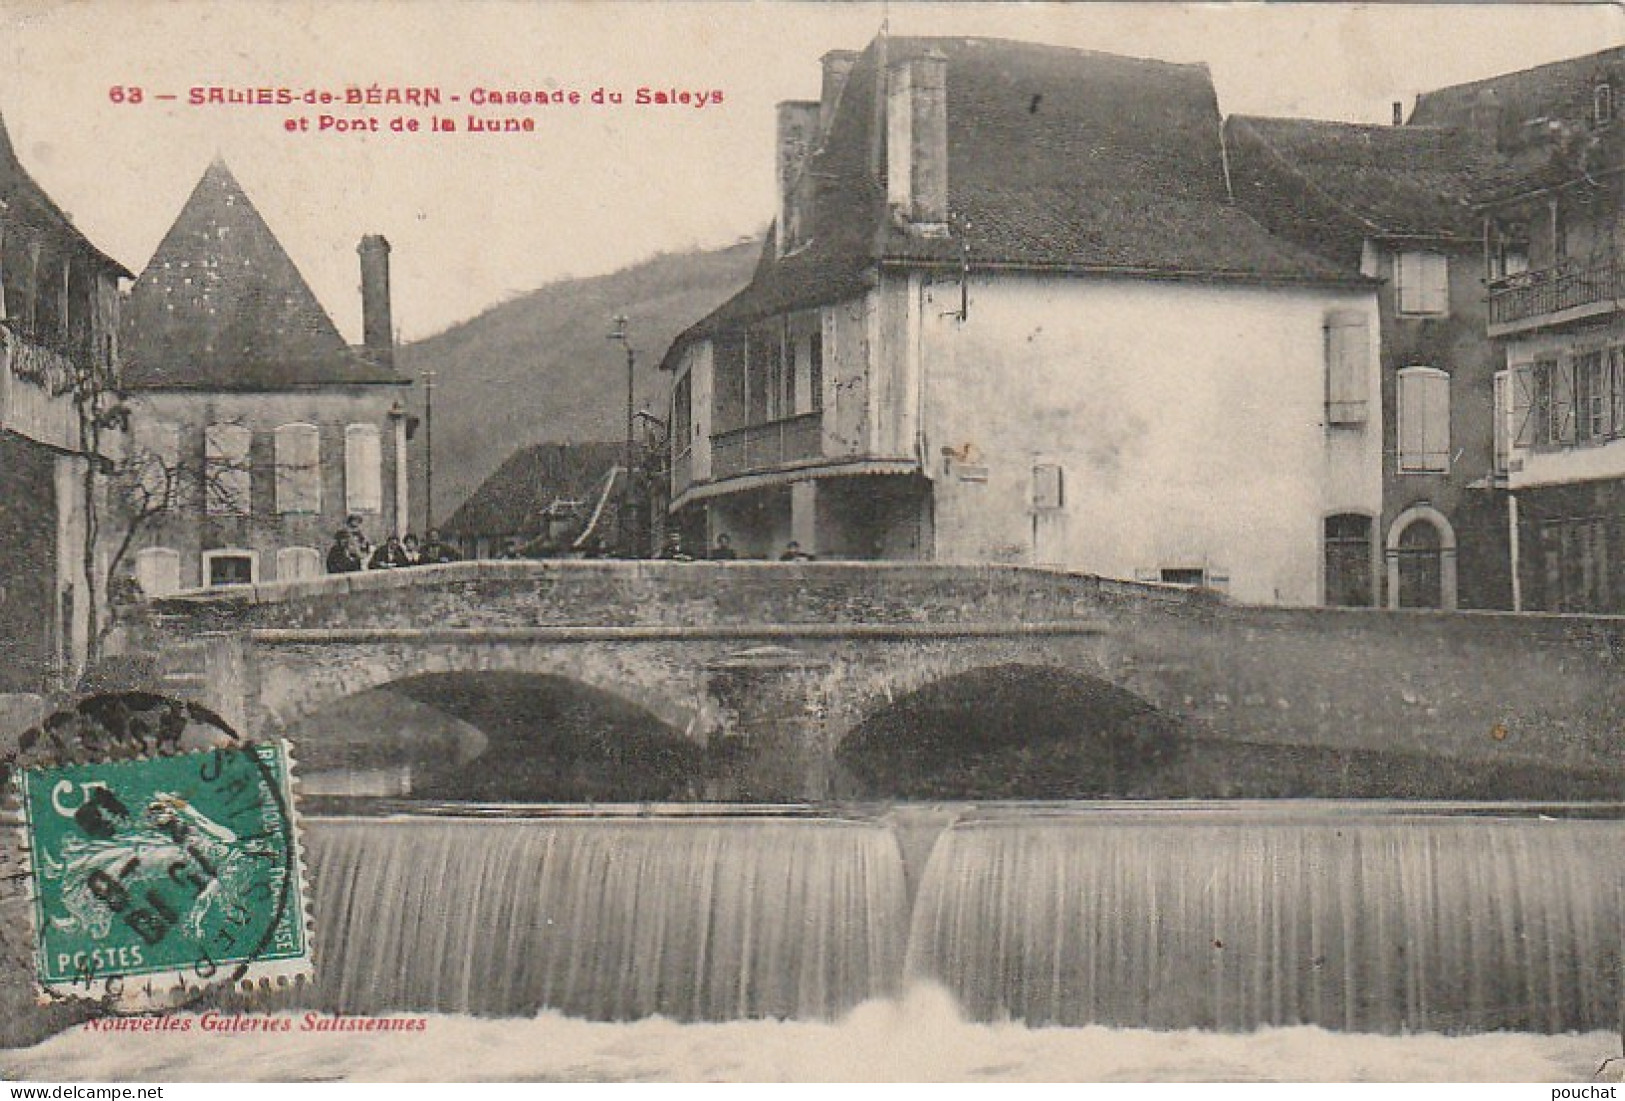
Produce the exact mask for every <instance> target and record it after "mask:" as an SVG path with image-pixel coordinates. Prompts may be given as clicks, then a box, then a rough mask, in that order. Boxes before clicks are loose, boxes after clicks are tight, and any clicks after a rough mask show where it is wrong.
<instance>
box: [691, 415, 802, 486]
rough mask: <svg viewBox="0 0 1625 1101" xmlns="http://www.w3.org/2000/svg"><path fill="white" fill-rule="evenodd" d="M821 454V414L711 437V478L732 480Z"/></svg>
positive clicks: (771, 422)
mask: <svg viewBox="0 0 1625 1101" xmlns="http://www.w3.org/2000/svg"><path fill="white" fill-rule="evenodd" d="M823 453H824V414H822V413H803V414H802V415H800V416H798V417H788V418H786V419H784V420H781V421H769V422H768V423H766V424H753V425H751V426H750V427H748V428H740V429H736V430H735V431H732V432H722V433H719V434H717V435H715V436H712V437H711V475H712V477H714V478H733V477H736V476H738V475H740V474H753V473H756V472H758V471H763V470H773V469H775V468H777V467H781V466H784V465H785V464H786V463H793V462H795V461H797V460H799V459H816V458H817V457H818V456H819V455H822V454H823Z"/></svg>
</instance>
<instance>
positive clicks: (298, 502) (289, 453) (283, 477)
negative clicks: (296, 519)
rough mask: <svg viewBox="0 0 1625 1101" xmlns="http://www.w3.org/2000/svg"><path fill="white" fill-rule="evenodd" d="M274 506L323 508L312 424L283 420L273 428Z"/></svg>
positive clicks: (308, 509) (304, 509)
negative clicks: (286, 422) (274, 445)
mask: <svg viewBox="0 0 1625 1101" xmlns="http://www.w3.org/2000/svg"><path fill="white" fill-rule="evenodd" d="M276 508H277V511H278V512H305V513H319V512H321V511H322V445H321V434H320V432H319V431H318V430H317V428H316V426H315V425H314V424H284V425H282V426H281V427H280V428H278V429H277V430H276ZM279 574H280V571H279Z"/></svg>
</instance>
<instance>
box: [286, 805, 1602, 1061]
mask: <svg viewBox="0 0 1625 1101" xmlns="http://www.w3.org/2000/svg"><path fill="white" fill-rule="evenodd" d="M955 815H957V817H958V820H957V821H954V822H953V823H952V824H951V825H947V827H946V828H945V829H942V831H941V832H940V834H938V835H937V836H936V838H935V842H934V844H932V842H931V839H930V836H929V833H928V832H927V831H925V830H924V829H923V827H922V828H918V829H916V828H914V826H911V825H910V824H909V823H908V822H896V823H894V822H888V821H885V820H869V821H857V820H843V819H836V818H807V817H772V816H768V815H754V816H748V815H747V816H739V817H725V816H717V815H711V816H690V815H675V816H650V817H627V816H620V817H601V818H600V817H585V816H582V817H573V818H517V817H492V818H482V819H472V818H456V817H431V816H425V817H406V816H403V817H396V818H376V819H361V818H357V819H318V820H315V821H313V822H311V823H310V826H309V828H308V831H307V832H308V838H307V850H308V855H309V859H310V864H311V874H312V878H313V880H314V883H315V892H316V893H315V898H314V906H315V912H316V919H317V939H316V970H317V976H318V983H317V987H316V989H315V990H314V991H313V992H310V993H308V994H307V995H305V997H306V999H307V1000H308V999H309V998H314V999H315V1002H316V1004H318V1005H320V1006H321V1007H323V1008H327V1009H334V1010H342V1011H344V1012H350V1013H362V1012H384V1011H389V1010H406V1009H413V1010H434V1011H443V1012H463V1013H476V1014H486V1015H515V1014H530V1013H534V1012H535V1011H537V1010H539V1009H544V1008H549V1009H557V1010H560V1011H562V1012H564V1013H567V1014H571V1015H575V1016H582V1017H589V1018H594V1019H601V1020H632V1019H637V1018H641V1017H646V1016H650V1015H654V1014H662V1015H666V1016H670V1017H674V1018H677V1019H681V1020H730V1019H736V1018H761V1017H779V1018H800V1019H819V1020H828V1019H832V1018H835V1017H838V1016H840V1015H841V1014H842V1013H844V1012H846V1011H847V1010H849V1009H851V1008H853V1007H854V1006H856V1005H858V1004H859V1003H861V1002H863V1001H865V1000H868V999H872V998H877V997H890V996H893V995H895V994H897V993H898V992H899V991H900V990H901V989H902V988H903V986H904V984H905V981H907V982H914V981H919V980H924V981H931V982H935V983H939V984H941V985H942V986H944V987H946V988H947V990H948V991H949V992H951V993H952V994H953V996H954V997H955V998H956V999H957V1000H958V1002H959V1004H960V1005H961V1006H962V1008H963V1011H964V1012H965V1014H966V1015H967V1016H969V1017H971V1018H973V1019H975V1020H984V1021H998V1020H1005V1019H1014V1020H1019V1021H1023V1022H1026V1023H1028V1024H1031V1025H1084V1024H1105V1025H1119V1026H1134V1027H1149V1028H1160V1029H1175V1028H1203V1029H1217V1030H1226V1031H1243V1030H1250V1029H1254V1028H1257V1027H1260V1026H1264V1025H1294V1024H1315V1025H1321V1026H1323V1027H1326V1028H1331V1029H1338V1030H1348V1031H1364V1032H1401V1031H1444V1032H1458V1031H1472V1032H1479V1031H1490V1030H1500V1029H1512V1030H1522V1031H1530V1032H1547V1033H1550V1032H1562V1031H1569V1030H1579V1029H1597V1028H1610V1029H1611V1028H1614V1027H1617V1025H1618V1022H1619V1019H1620V1004H1619V997H1620V983H1619V981H1618V978H1619V971H1620V966H1621V951H1620V938H1621V919H1620V914H1619V913H1618V904H1619V901H1620V898H1621V897H1622V896H1621V884H1622V878H1621V872H1622V871H1625V846H1622V845H1621V844H1620V841H1621V824H1620V823H1619V822H1617V821H1606V820H1588V819H1562V820H1550V819H1544V818H1538V817H1534V816H1527V817H1511V816H1507V815H1505V814H1494V815H1465V814H1455V815H1446V814H1432V813H1420V812H1418V811H1417V810H1415V809H1405V808H1399V809H1396V808H1394V807H1368V806H1351V805H1349V804H1283V805H1280V806H1262V805H1259V804H1243V805H1237V806H1230V807H1216V806H1205V807H1196V808H1191V807H1188V806H1187V807H1183V808H1181V807H1177V806H1169V805H1164V806H1160V807H1125V806H1122V805H1117V806H1111V807H1101V806H1091V807H1082V806H1075V807H1066V808H1055V807H1047V808H1045V807H1030V808H1021V809H1015V808H1011V809H1000V810H992V811H977V810H975V809H972V808H959V809H958V810H956V812H955ZM942 817H943V820H944V821H946V819H948V818H950V817H953V816H949V815H944V816H942ZM915 825H918V823H916V824H915ZM910 829H913V833H910V832H909V830H910ZM916 833H917V834H919V835H920V836H918V837H916V836H914V834H916ZM905 834H906V835H907V839H908V840H909V844H908V846H906V847H907V848H908V849H909V851H910V852H919V853H921V856H922V859H923V854H924V852H925V851H926V850H927V849H929V853H930V855H929V858H928V859H924V870H923V875H922V874H921V873H920V872H919V870H918V868H917V867H915V868H914V870H913V872H912V875H913V876H914V877H917V878H918V884H917V888H916V889H915V890H914V891H913V892H912V893H913V895H914V898H913V903H912V923H911V921H910V900H909V896H910V893H911V892H910V890H909V889H908V887H907V885H906V882H905V867H904V852H903V848H902V847H900V845H899V836H901V835H905Z"/></svg>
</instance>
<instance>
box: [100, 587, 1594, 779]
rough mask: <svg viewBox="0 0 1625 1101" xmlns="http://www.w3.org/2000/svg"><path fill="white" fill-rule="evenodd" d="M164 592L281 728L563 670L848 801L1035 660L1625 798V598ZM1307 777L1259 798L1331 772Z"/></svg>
mask: <svg viewBox="0 0 1625 1101" xmlns="http://www.w3.org/2000/svg"><path fill="white" fill-rule="evenodd" d="M150 611H151V613H152V614H151V615H150V616H148V617H147V625H146V627H145V628H144V630H145V632H146V635H145V637H143V636H142V634H141V633H140V632H139V631H138V632H136V633H133V634H132V636H131V642H132V645H135V646H140V647H150V648H151V649H152V651H153V652H155V653H157V654H158V655H160V659H161V673H162V678H163V681H164V687H166V688H167V690H169V691H171V692H173V693H176V694H180V695H184V696H187V697H189V698H194V699H200V700H202V701H203V702H206V703H208V704H209V705H211V706H213V707H214V708H215V709H216V710H218V711H219V712H220V713H221V714H222V715H224V716H225V717H226V718H227V719H228V720H230V721H231V722H232V723H233V724H234V725H236V726H237V727H238V728H239V729H243V730H246V731H249V732H251V733H253V734H256V735H276V734H281V733H285V732H287V731H289V730H290V729H292V728H294V727H296V726H297V725H298V724H299V723H300V722H301V720H303V719H305V718H307V717H308V716H310V715H312V714H314V713H316V712H318V711H320V710H321V709H322V708H324V707H327V706H329V705H332V704H334V703H335V702H336V701H340V700H342V699H344V698H346V697H350V696H353V695H355V694H356V693H359V692H363V691H365V690H368V689H372V688H377V687H382V686H387V685H391V684H395V683H398V682H402V681H406V680H409V679H410V678H414V677H421V676H424V675H426V674H455V675H471V676H478V675H481V674H491V673H510V674H530V675H536V676H539V677H549V678H562V679H564V680H567V681H573V682H575V683H577V684H580V685H584V686H587V687H589V688H592V689H597V690H599V691H601V692H604V693H608V694H610V695H612V696H615V697H619V698H620V699H622V700H624V701H626V702H627V703H629V704H632V705H635V706H636V707H637V708H639V709H641V710H643V711H645V712H647V713H648V714H649V715H652V716H653V717H655V718H656V719H658V720H659V721H660V722H661V723H663V724H665V726H667V727H669V728H671V729H672V730H674V731H677V732H680V733H681V735H682V736H684V737H686V738H688V739H691V740H692V741H694V742H696V743H699V744H700V745H704V746H707V747H715V746H717V745H732V746H734V747H735V748H739V747H744V748H745V749H746V750H747V751H748V752H747V754H746V756H747V757H748V758H749V760H750V762H751V763H750V764H749V765H748V767H747V768H746V769H745V773H746V778H745V779H744V781H743V782H741V783H740V784H739V785H737V786H736V789H735V790H736V792H737V793H739V794H742V795H744V796H748V797H751V798H777V799H809V798H821V797H824V796H825V795H827V794H828V793H829V791H830V776H831V770H832V767H833V762H834V761H835V759H836V750H837V748H838V747H839V746H840V745H841V743H842V741H843V740H844V739H846V738H847V737H848V736H849V735H850V734H851V733H852V732H853V731H854V730H856V729H858V728H859V727H861V726H862V725H863V724H864V723H865V722H866V721H868V720H869V719H871V718H872V717H873V716H875V715H876V714H877V713H879V712H881V711H883V710H884V709H886V708H888V707H891V706H894V705H896V704H897V703H898V702H899V701H906V700H907V699H909V698H910V697H911V696H913V695H914V694H916V693H919V692H921V691H922V690H926V689H929V688H931V687H932V686H936V685H943V684H952V683H953V682H954V681H955V680H956V679H957V678H964V677H966V676H968V675H973V674H975V673H977V671H980V670H991V669H1000V668H1006V667H1011V666H1019V667H1023V668H1026V669H1032V668H1038V669H1044V670H1050V671H1052V672H1053V673H1054V674H1055V675H1056V676H1061V677H1065V678H1068V679H1069V680H1071V681H1074V682H1077V683H1081V684H1088V685H1094V686H1097V687H1098V686H1100V685H1102V684H1104V685H1110V686H1111V687H1112V688H1113V689H1116V690H1120V691H1121V692H1124V693H1129V694H1132V696H1133V697H1136V698H1137V699H1138V700H1139V701H1143V703H1144V705H1146V706H1147V708H1148V709H1154V712H1155V713H1157V714H1158V715H1159V716H1160V717H1161V718H1162V719H1163V720H1166V721H1167V722H1169V723H1171V724H1173V725H1175V726H1176V727H1177V728H1178V729H1180V730H1181V731H1183V732H1184V734H1185V735H1186V736H1188V737H1189V738H1191V739H1194V740H1195V741H1196V742H1198V743H1201V744H1205V745H1210V746H1211V745H1230V746H1239V747H1249V748H1248V751H1249V752H1264V753H1265V756H1264V757H1260V758H1259V760H1267V759H1268V760H1281V759H1284V758H1281V757H1280V756H1279V755H1280V754H1281V753H1288V754H1289V755H1290V754H1291V753H1297V754H1298V755H1299V757H1298V759H1300V760H1308V761H1311V762H1312V763H1311V765H1310V766H1309V767H1311V768H1320V767H1323V766H1325V764H1326V762H1331V763H1332V764H1333V765H1336V764H1337V762H1339V761H1342V762H1344V765H1346V762H1347V761H1348V760H1350V759H1353V758H1355V757H1361V755H1365V757H1368V758H1370V759H1371V760H1389V761H1399V762H1408V763H1407V764H1406V765H1405V767H1407V768H1410V769H1412V770H1413V772H1414V771H1415V770H1416V769H1417V768H1418V764H1419V763H1420V768H1421V774H1422V775H1425V774H1428V773H1431V772H1432V771H1434V767H1435V766H1438V767H1442V768H1444V769H1446V770H1449V769H1452V768H1459V767H1463V766H1474V765H1479V766H1484V767H1489V768H1505V767H1513V768H1524V769H1530V770H1537V771H1539V770H1546V771H1545V773H1543V775H1545V774H1550V775H1556V774H1557V773H1554V772H1553V771H1552V770H1557V772H1561V773H1562V774H1563V775H1565V776H1567V777H1568V779H1567V780H1564V781H1562V782H1561V783H1560V784H1559V785H1558V786H1557V787H1555V788H1545V789H1542V791H1544V792H1545V793H1546V797H1553V798H1555V797H1576V796H1584V797H1589V798H1599V797H1606V798H1616V797H1618V796H1619V795H1621V794H1625V786H1622V780H1621V778H1622V777H1625V771H1621V769H1620V762H1621V760H1622V757H1621V750H1622V749H1625V678H1622V677H1621V676H1620V673H1621V662H1622V660H1625V620H1620V619H1614V618H1606V617H1602V618H1599V617H1573V616H1558V615H1510V614H1496V613H1465V612H1453V613H1440V612H1388V611H1377V610H1368V609H1278V608H1255V607H1241V606H1235V605H1230V604H1227V603H1225V602H1223V601H1222V600H1220V599H1218V598H1216V597H1214V596H1212V595H1210V594H1203V593H1196V592H1189V591H1184V590H1178V589H1169V588H1164V587H1160V586H1147V585H1136V584H1132V583H1125V582H1115V581H1107V580H1103V579H1100V578H1095V577H1088V576H1081V575H1074V574H1065V573H1057V572H1050V571H1043V570H1034V569H1026V568H1021V567H1004V566H948V565H928V564H914V563H907V564H905V563H895V564H893V563H885V564H882V563H844V562H842V563H835V562H831V563H822V562H816V563H766V562H763V563H755V562H738V563H672V562H575V561H569V562H468V563H455V564H451V565H445V566H436V567H426V568H420V569H415V570H407V571H391V572H381V573H367V574H351V575H342V576H334V577H325V578H319V579H315V580H310V581H299V582H285V583H276V584H267V585H259V586H253V587H242V588H230V589H218V590H210V591H207V592H195V593H186V594H178V595H176V596H174V597H171V598H168V599H165V600H162V601H158V602H155V603H154V604H153V605H151V606H150ZM1266 751H1268V752H1266ZM1270 752H1273V753H1275V754H1276V757H1274V758H1270V757H1269V753H1270ZM1303 753H1310V754H1311V756H1309V757H1303V756H1302V754H1303ZM1317 754H1318V756H1317ZM1328 754H1329V755H1330V756H1328ZM1362 759H1364V758H1362ZM1314 762H1318V763H1314ZM1265 767H1273V766H1265ZM1339 767H1342V766H1339ZM1574 777H1580V780H1579V781H1578V786H1575V782H1574ZM1282 783H1286V782H1285V781H1282ZM1209 786H1210V787H1211V785H1209ZM1286 786H1287V790H1274V789H1272V788H1271V787H1270V784H1269V783H1264V784H1262V785H1259V784H1253V785H1251V786H1249V785H1242V786H1241V787H1240V788H1237V789H1235V791H1236V792H1237V793H1259V792H1260V791H1264V792H1267V793H1272V794H1311V793H1314V794H1325V793H1327V791H1328V790H1330V789H1326V788H1323V787H1319V786H1314V785H1311V788H1310V789H1309V790H1306V791H1295V790H1290V787H1291V785H1290V784H1287V785H1286ZM1220 787H1221V788H1224V785H1222V784H1221V785H1220ZM1334 788H1335V785H1334ZM1228 790H1230V789H1228V788H1225V790H1222V791H1219V792H1218V793H1221V794H1222V793H1225V791H1228ZM1204 793H1211V792H1204Z"/></svg>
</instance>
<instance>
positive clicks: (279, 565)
mask: <svg viewBox="0 0 1625 1101" xmlns="http://www.w3.org/2000/svg"><path fill="white" fill-rule="evenodd" d="M324 566H325V563H323V561H322V555H321V552H320V551H318V550H317V549H316V548H315V547H283V548H282V549H281V550H279V551H277V552H276V579H277V580H278V581H299V580H302V579H303V578H306V577H321V576H322V575H323V574H324V573H326V572H327V571H326V569H325V568H324Z"/></svg>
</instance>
